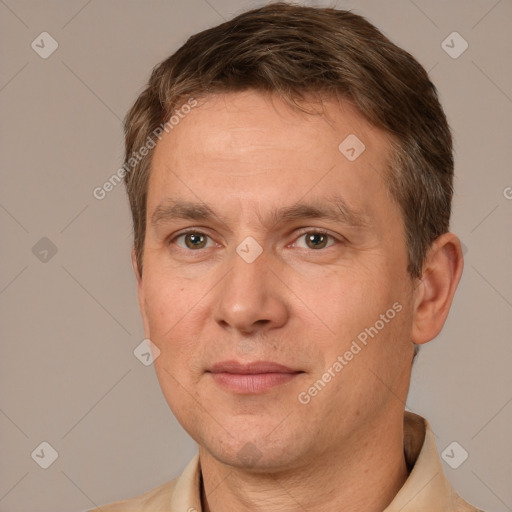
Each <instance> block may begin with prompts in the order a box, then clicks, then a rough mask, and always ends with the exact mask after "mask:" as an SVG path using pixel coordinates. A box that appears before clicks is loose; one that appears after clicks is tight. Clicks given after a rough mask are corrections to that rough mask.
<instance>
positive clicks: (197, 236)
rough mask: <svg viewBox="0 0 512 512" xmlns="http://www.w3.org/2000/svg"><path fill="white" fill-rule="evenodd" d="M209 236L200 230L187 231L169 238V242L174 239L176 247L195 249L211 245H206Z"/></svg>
mask: <svg viewBox="0 0 512 512" xmlns="http://www.w3.org/2000/svg"><path fill="white" fill-rule="evenodd" d="M209 238H210V237H209V236H208V235H206V234H204V233H201V232H200V231H188V232H186V233H181V235H178V236H176V237H175V238H174V239H173V240H171V242H174V241H176V244H177V245H178V247H180V248H182V249H191V250H196V249H205V248H207V247H211V245H210V246H208V245H207V243H208V239H209ZM180 242H182V243H180Z"/></svg>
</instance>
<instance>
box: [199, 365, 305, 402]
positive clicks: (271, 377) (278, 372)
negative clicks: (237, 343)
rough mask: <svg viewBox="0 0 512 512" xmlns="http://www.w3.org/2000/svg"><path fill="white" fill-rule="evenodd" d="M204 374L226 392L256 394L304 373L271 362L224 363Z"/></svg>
mask: <svg viewBox="0 0 512 512" xmlns="http://www.w3.org/2000/svg"><path fill="white" fill-rule="evenodd" d="M206 373H209V374H211V376H212V378H213V380H214V381H215V383H216V384H217V385H219V386H220V387H222V388H224V389H227V390H228V391H231V392H233V393H238V394H257V393H263V392H265V391H268V390H270V389H272V388H275V387H276V386H281V385H283V384H286V383H288V382H290V381H292V380H293V379H295V378H297V376H298V375H300V374H302V373H304V372H303V371H300V370H294V369H292V368H289V367H287V366H283V365H282V364H278V363H274V362H271V361H255V362H252V363H239V362H237V361H224V362H221V363H217V364H215V365H213V366H212V367H211V368H210V369H209V370H207V371H206Z"/></svg>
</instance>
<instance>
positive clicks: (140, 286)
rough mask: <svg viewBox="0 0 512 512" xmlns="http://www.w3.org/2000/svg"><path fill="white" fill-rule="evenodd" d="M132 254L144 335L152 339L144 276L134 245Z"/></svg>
mask: <svg viewBox="0 0 512 512" xmlns="http://www.w3.org/2000/svg"><path fill="white" fill-rule="evenodd" d="M131 256H132V267H133V272H134V274H135V278H136V279H137V297H138V301H139V310H140V314H141V316H142V323H143V324H144V337H145V338H147V339H151V338H150V333H149V322H148V318H147V314H146V297H145V293H144V285H143V281H142V276H141V275H140V273H139V267H138V265H137V253H136V252H135V248H134V247H132V252H131Z"/></svg>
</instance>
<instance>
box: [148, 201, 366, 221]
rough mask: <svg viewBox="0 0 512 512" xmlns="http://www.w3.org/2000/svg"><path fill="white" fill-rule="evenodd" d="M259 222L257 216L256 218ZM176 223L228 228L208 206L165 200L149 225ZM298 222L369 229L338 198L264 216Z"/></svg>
mask: <svg viewBox="0 0 512 512" xmlns="http://www.w3.org/2000/svg"><path fill="white" fill-rule="evenodd" d="M258 217H259V218H260V219H261V215H259V214H258ZM176 219H183V220H195V221H209V220H210V221H211V220H216V221H217V222H219V223H220V224H223V225H225V226H227V225H228V222H227V219H226V218H224V217H223V216H221V215H220V214H218V213H216V212H215V211H214V210H213V209H212V208H211V207H210V206H208V205H207V204H205V203H203V202H193V201H183V200H177V199H170V198H169V199H166V200H164V201H162V202H161V203H160V204H159V205H158V206H157V207H156V208H155V210H154V211H153V213H152V215H151V225H152V226H153V227H154V228H155V229H156V228H158V227H159V226H160V225H161V224H166V223H169V222H172V221H174V220H176ZM302 219H324V220H330V221H333V222H336V223H339V224H344V225H347V226H349V227H354V228H365V227H368V226H369V224H370V223H369V219H368V216H367V215H365V214H364V213H363V212H361V211H357V210H355V209H353V208H351V207H350V206H349V205H347V203H346V201H345V200H344V199H343V198H342V197H341V196H339V195H332V196H330V197H328V198H325V199H322V200H321V201H320V200H316V201H315V202H298V203H295V204H293V205H291V206H283V207H280V208H274V209H273V210H271V212H270V214H269V215H268V221H267V223H268V224H269V225H275V224H279V223H284V222H291V221H296V220H302Z"/></svg>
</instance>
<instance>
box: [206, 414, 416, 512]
mask: <svg viewBox="0 0 512 512" xmlns="http://www.w3.org/2000/svg"><path fill="white" fill-rule="evenodd" d="M379 425H380V426H379V427H378V428H376V427H375V428H370V429H368V431H366V432H365V433H364V434H363V435H361V433H359V435H357V436H356V435H354V439H350V440H345V441H343V447H341V448H340V449H338V450H336V449H332V450H329V451H328V452H326V453H324V454H322V455H321V456H315V457H314V459H313V460H307V462H306V459H305V458H304V461H305V462H304V463H303V465H298V466H297V467H295V468H294V469H293V471H286V472H280V473H277V472H266V473H264V472H257V473H256V472H255V471H250V470H245V469H240V468H234V467H233V466H229V465H226V464H223V463H221V462H219V461H218V460H217V459H215V458H213V456H211V454H209V453H208V452H207V451H206V450H205V449H204V448H202V447H201V448H200V450H199V456H200V461H201V472H202V478H203V485H202V490H201V492H202V502H203V512H222V511H224V510H237V511H240V512H263V511H265V512H266V511H268V510H269V509H273V510H280V511H282V512H292V511H293V512H295V511H297V510H298V509H300V510H322V511H323V512H339V511H340V510H343V512H356V511H357V512H359V511H361V510H365V511H367V512H382V510H384V509H385V508H386V507H387V506H388V505H389V503H390V502H391V501H392V500H393V498H394V497H395V495H396V494H397V493H398V491H399V490H400V488H401V487H402V485H403V484H404V482H405V480H406V479H407V476H408V471H407V466H406V462H405V457H404V445H403V415H402V416H400V417H396V418H394V420H393V422H387V423H382V422H379ZM382 425H385V428H383V427H382ZM347 447H349V448H348V449H347Z"/></svg>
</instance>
